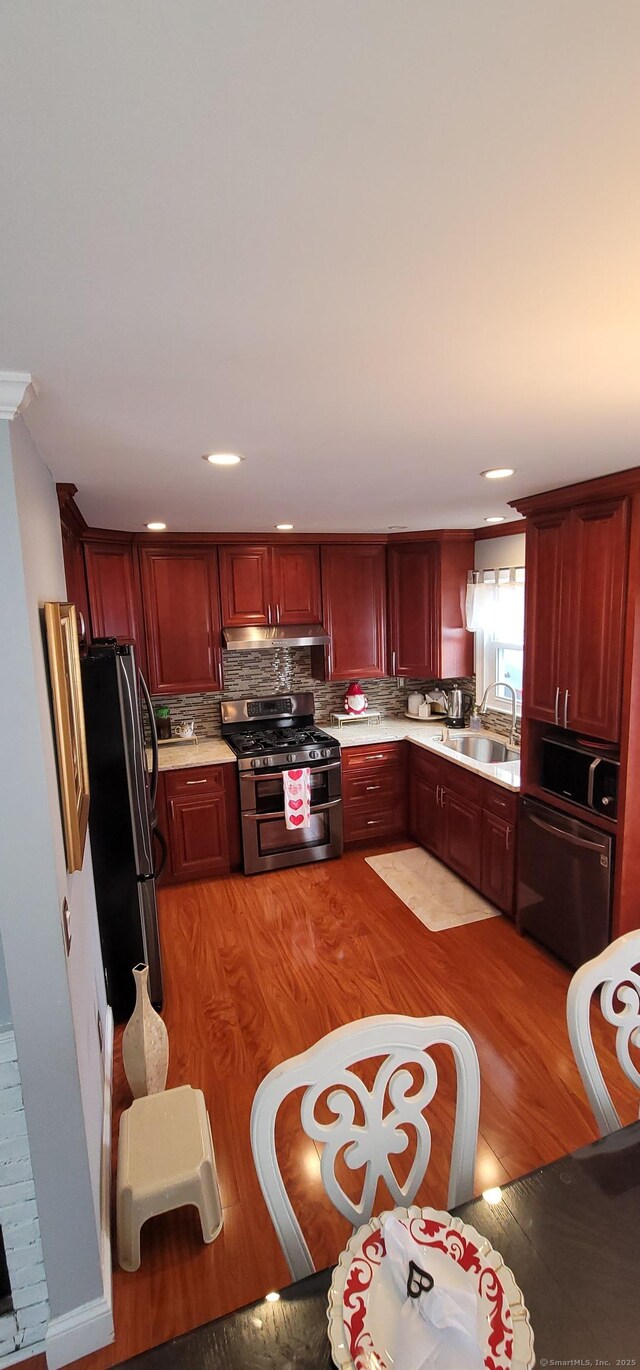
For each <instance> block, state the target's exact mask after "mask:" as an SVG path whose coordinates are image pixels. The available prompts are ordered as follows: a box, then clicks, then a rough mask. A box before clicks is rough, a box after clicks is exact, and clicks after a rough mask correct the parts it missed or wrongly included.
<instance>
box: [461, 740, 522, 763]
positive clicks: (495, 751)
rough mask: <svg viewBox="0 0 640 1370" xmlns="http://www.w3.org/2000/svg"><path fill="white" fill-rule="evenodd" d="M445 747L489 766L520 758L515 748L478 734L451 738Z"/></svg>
mask: <svg viewBox="0 0 640 1370" xmlns="http://www.w3.org/2000/svg"><path fill="white" fill-rule="evenodd" d="M444 746H445V747H450V748H451V751H452V752H459V753H460V754H461V755H462V756H471V757H473V759H474V761H484V762H485V763H486V764H488V765H489V766H499V765H501V764H502V763H503V762H505V761H518V759H519V757H520V753H519V752H518V751H516V749H515V747H508V746H507V744H506V742H496V740H495V738H493V737H482V736H481V735H478V734H477V733H476V734H475V735H474V736H473V737H450V738H449V739H448V741H447V742H445V743H444Z"/></svg>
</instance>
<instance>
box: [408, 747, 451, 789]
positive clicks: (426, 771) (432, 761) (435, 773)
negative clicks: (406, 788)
mask: <svg viewBox="0 0 640 1370" xmlns="http://www.w3.org/2000/svg"><path fill="white" fill-rule="evenodd" d="M409 745H410V747H411V751H410V752H409V755H410V757H411V771H412V773H413V774H414V775H418V776H420V778H421V779H422V780H432V781H433V782H434V783H436V784H437V783H438V781H439V780H440V779H441V771H443V770H446V769H447V767H446V764H445V766H442V763H441V760H440V757H439V756H437V755H436V753H435V752H428V751H426V750H425V748H424V747H414V746H412V745H411V743H410V744H409Z"/></svg>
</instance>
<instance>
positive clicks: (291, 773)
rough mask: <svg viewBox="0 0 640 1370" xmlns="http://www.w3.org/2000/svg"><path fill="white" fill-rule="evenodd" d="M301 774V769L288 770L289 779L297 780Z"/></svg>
mask: <svg viewBox="0 0 640 1370" xmlns="http://www.w3.org/2000/svg"><path fill="white" fill-rule="evenodd" d="M301 775H302V771H289V779H290V780H299V779H300V776H301Z"/></svg>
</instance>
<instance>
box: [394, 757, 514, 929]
mask: <svg viewBox="0 0 640 1370" xmlns="http://www.w3.org/2000/svg"><path fill="white" fill-rule="evenodd" d="M409 795H410V802H409V831H410V833H411V836H412V837H413V839H414V841H416V842H419V843H420V845H421V846H423V847H426V849H427V851H430V852H432V853H433V855H434V856H437V857H439V858H440V860H441V861H443V862H444V864H445V865H446V866H449V867H450V868H451V869H452V870H454V871H455V872H456V874H457V875H460V876H462V878H463V880H466V881H467V882H468V884H470V885H473V886H475V888H476V889H478V890H480V891H481V893H482V894H483V895H484V896H485V898H486V899H488V900H490V902H491V903H492V904H495V906H496V908H499V909H501V910H502V912H503V913H507V914H509V915H510V916H513V902H514V895H515V846H516V844H515V825H516V813H517V796H516V795H515V794H512V793H510V792H509V790H505V789H504V787H502V786H500V785H495V784H492V782H491V781H490V780H485V779H484V778H483V777H482V776H480V775H477V774H476V773H475V772H473V771H465V770H464V769H463V767H462V766H456V764H455V762H452V761H446V760H445V758H444V757H441V756H437V755H436V754H435V753H434V752H428V751H426V750H424V749H422V748H420V747H416V746H411V747H410V762H409Z"/></svg>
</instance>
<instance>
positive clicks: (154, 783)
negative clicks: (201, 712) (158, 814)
mask: <svg viewBox="0 0 640 1370" xmlns="http://www.w3.org/2000/svg"><path fill="white" fill-rule="evenodd" d="M138 679H139V681H140V689H141V691H142V698H143V699H144V702H145V705H146V709H147V716H148V719H149V732H150V733H151V808H152V809H153V810H154V811H155V807H156V799H157V797H158V729H157V728H156V716H155V714H154V712H153V704H152V703H151V695H150V694H149V686H148V685H147V682H146V680H145V678H144V676H143V674H142V671H140V670H139V671H138Z"/></svg>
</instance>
